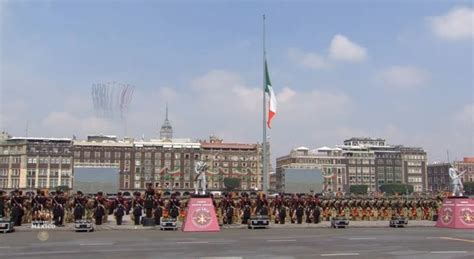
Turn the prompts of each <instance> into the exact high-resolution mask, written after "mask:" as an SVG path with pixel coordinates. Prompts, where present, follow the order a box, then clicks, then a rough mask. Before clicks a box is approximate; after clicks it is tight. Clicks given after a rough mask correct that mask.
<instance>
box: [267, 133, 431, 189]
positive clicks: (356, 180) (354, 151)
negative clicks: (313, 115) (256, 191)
mask: <svg viewBox="0 0 474 259" xmlns="http://www.w3.org/2000/svg"><path fill="white" fill-rule="evenodd" d="M327 159H328V160H327ZM426 161H427V157H426V152H425V151H424V150H423V149H421V148H411V147H404V146H392V145H388V144H386V141H385V140H384V139H380V138H377V139H374V138H351V139H347V140H345V141H344V144H343V145H340V146H336V148H328V147H322V148H319V149H316V150H313V151H309V149H308V148H304V147H302V148H298V149H294V150H292V151H291V152H290V154H289V155H286V156H283V157H280V158H277V171H276V184H275V185H276V187H277V190H283V189H284V188H282V187H284V184H285V178H284V176H285V173H284V171H285V168H300V169H310V168H319V169H321V170H323V172H324V175H325V177H324V186H325V187H324V190H326V191H349V187H350V186H351V185H367V186H368V192H374V191H378V190H379V188H380V186H381V185H383V184H391V183H408V184H411V185H413V186H414V190H415V191H417V192H421V191H424V190H426V189H427V170H426V166H427V165H426ZM334 170H336V171H334ZM334 173H335V174H334ZM328 176H330V177H328Z"/></svg>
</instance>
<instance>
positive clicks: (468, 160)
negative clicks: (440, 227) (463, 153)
mask: <svg viewBox="0 0 474 259" xmlns="http://www.w3.org/2000/svg"><path fill="white" fill-rule="evenodd" d="M453 164H454V167H455V168H456V169H458V170H459V172H462V171H466V172H465V173H464V175H463V182H465V183H466V182H474V157H465V158H464V159H463V160H462V161H455V162H454V163H453Z"/></svg>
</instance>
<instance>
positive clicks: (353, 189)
mask: <svg viewBox="0 0 474 259" xmlns="http://www.w3.org/2000/svg"><path fill="white" fill-rule="evenodd" d="M368 188H369V186H368V185H365V184H360V185H351V186H350V187H349V192H350V193H353V194H367V189H368Z"/></svg>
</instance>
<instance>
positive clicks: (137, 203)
mask: <svg viewBox="0 0 474 259" xmlns="http://www.w3.org/2000/svg"><path fill="white" fill-rule="evenodd" d="M144 202H145V201H144V200H143V199H142V197H141V194H140V192H135V193H134V198H133V201H132V209H133V217H134V224H135V226H137V225H140V218H141V216H142V215H143V204H144Z"/></svg>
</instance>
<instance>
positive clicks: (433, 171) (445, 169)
mask: <svg viewBox="0 0 474 259" xmlns="http://www.w3.org/2000/svg"><path fill="white" fill-rule="evenodd" d="M449 168H451V164H450V163H433V164H429V165H428V167H427V170H428V191H431V192H434V193H437V192H445V191H449V190H451V179H450V178H449Z"/></svg>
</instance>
